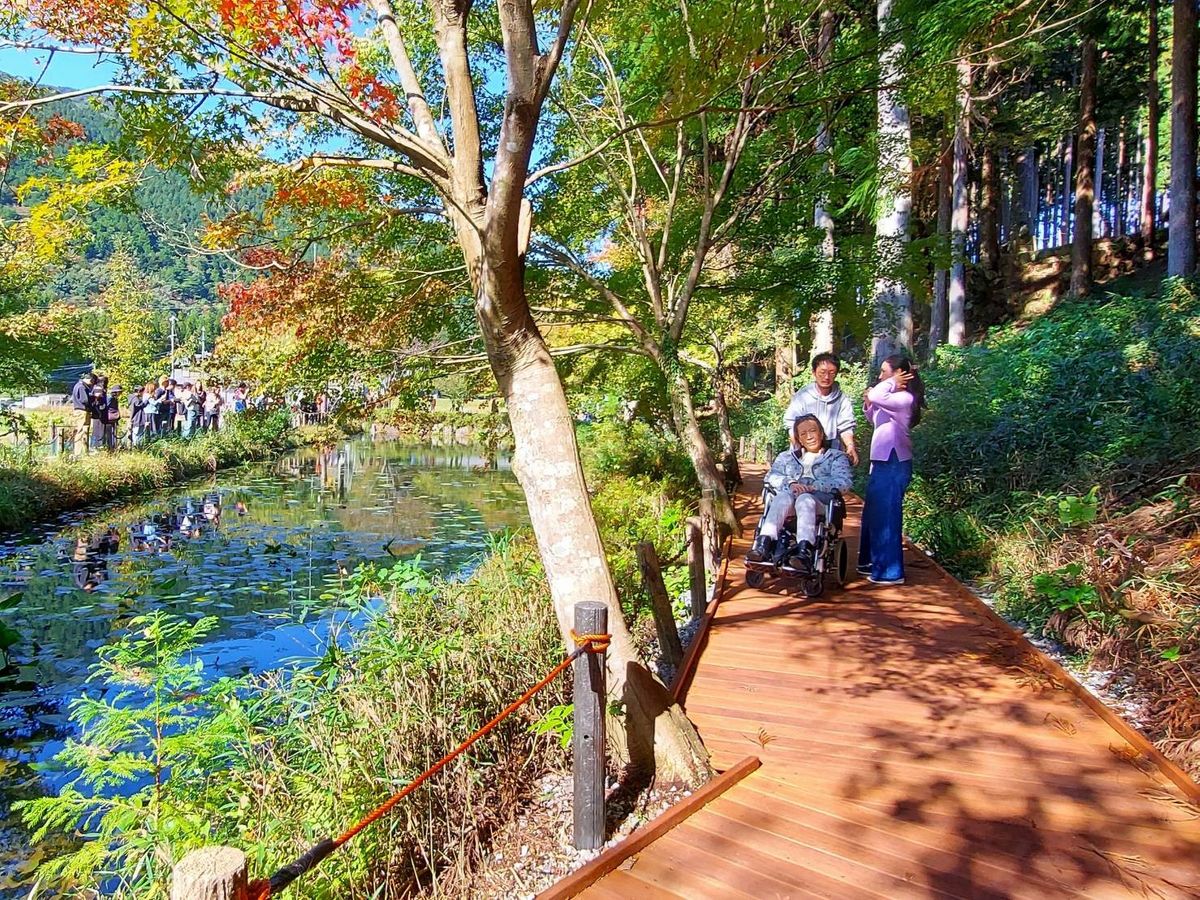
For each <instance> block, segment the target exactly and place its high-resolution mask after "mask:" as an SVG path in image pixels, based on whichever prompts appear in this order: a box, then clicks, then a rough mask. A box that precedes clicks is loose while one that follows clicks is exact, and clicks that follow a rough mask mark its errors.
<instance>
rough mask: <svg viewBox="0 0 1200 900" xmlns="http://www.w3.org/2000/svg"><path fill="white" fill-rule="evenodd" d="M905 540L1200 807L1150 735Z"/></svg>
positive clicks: (1197, 790) (1189, 783)
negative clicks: (1131, 722) (1135, 725)
mask: <svg viewBox="0 0 1200 900" xmlns="http://www.w3.org/2000/svg"><path fill="white" fill-rule="evenodd" d="M904 540H905V542H906V543H907V544H908V545H909V547H911V548H912V550H913V552H914V553H917V554H919V555H920V556H921V557H922V558H924V559H925V560H927V561H928V562H929V563H930V564H931V565H932V566H933V567H934V568H935V569H937V570H938V572H940V573H941V574H942V575H943V576H944V577H945V578H947V579H948V580H949V581H950V582H951V583H952V584H953V585H954V589H955V590H956V591H958V592H960V593H961V594H962V595H963V596H964V597H967V598H969V599H970V601H971V605H972V608H974V609H975V610H976V611H977V612H979V613H980V614H982V615H983V616H984V618H986V619H988V620H989V621H991V622H992V623H994V624H996V625H998V626H1000V627H1001V628H1002V630H1003V633H1004V634H1005V635H1007V636H1008V638H1009V640H1011V641H1012V642H1013V643H1014V644H1016V645H1017V646H1018V647H1019V648H1020V649H1021V650H1022V651H1024V652H1026V653H1029V654H1030V655H1031V656H1032V658H1033V659H1035V660H1036V661H1037V663H1038V665H1040V666H1041V667H1042V669H1043V671H1045V673H1046V674H1047V675H1048V676H1049V677H1050V678H1051V679H1053V680H1054V681H1055V682H1056V683H1057V684H1058V685H1059V686H1060V687H1061V688H1062V689H1063V690H1065V691H1067V692H1068V693H1070V694H1073V695H1074V696H1075V697H1076V698H1077V699H1078V700H1080V701H1082V702H1083V704H1084V706H1086V707H1087V708H1088V709H1090V710H1091V711H1092V712H1094V713H1095V714H1096V715H1097V716H1098V717H1099V718H1100V719H1101V720H1102V721H1103V722H1104V723H1105V724H1106V725H1108V727H1110V728H1111V729H1112V730H1113V731H1115V732H1117V734H1119V735H1120V736H1121V737H1122V738H1123V739H1124V740H1125V741H1126V742H1127V743H1128V744H1129V745H1130V746H1131V747H1133V749H1134V750H1136V751H1137V752H1138V753H1139V754H1140V755H1141V756H1142V757H1144V758H1145V759H1146V760H1148V761H1149V762H1151V763H1153V764H1154V766H1155V768H1157V769H1158V770H1159V771H1160V772H1161V773H1162V775H1163V777H1165V778H1166V779H1167V780H1168V781H1170V782H1172V783H1173V784H1174V785H1175V786H1176V787H1177V788H1179V790H1180V791H1181V792H1182V793H1183V795H1184V796H1185V797H1186V798H1187V799H1188V800H1189V801H1191V802H1192V803H1194V804H1197V805H1200V784H1197V783H1196V781H1195V780H1194V779H1193V778H1192V777H1191V776H1190V775H1188V773H1187V772H1185V771H1184V770H1183V769H1182V768H1181V767H1180V766H1179V765H1177V764H1176V763H1175V762H1173V761H1172V760H1171V759H1170V758H1168V757H1167V756H1166V755H1165V754H1164V753H1163V752H1162V751H1161V750H1159V749H1158V748H1157V747H1155V746H1154V744H1153V742H1152V741H1151V740H1150V739H1149V738H1148V737H1146V735H1144V734H1142V732H1141V731H1139V730H1138V729H1137V728H1135V727H1134V726H1132V725H1131V724H1129V722H1127V721H1126V720H1125V718H1124V717H1123V716H1121V714H1120V713H1118V712H1116V711H1115V710H1114V709H1112V708H1111V707H1110V706H1109V705H1108V704H1107V703H1105V702H1104V701H1103V700H1101V699H1100V698H1099V697H1097V696H1096V695H1095V694H1093V693H1092V692H1091V691H1089V690H1088V689H1087V688H1086V687H1084V686H1083V685H1082V684H1081V683H1080V682H1079V681H1078V680H1077V679H1076V678H1075V676H1074V675H1072V674H1071V673H1070V672H1068V671H1067V670H1066V669H1065V668H1063V666H1062V665H1061V664H1060V663H1059V662H1058V661H1057V660H1055V659H1053V658H1052V657H1050V656H1048V655H1047V654H1046V653H1044V652H1043V651H1042V650H1040V649H1038V647H1036V646H1035V645H1034V644H1033V643H1032V642H1031V641H1030V640H1029V639H1028V638H1027V637H1026V636H1025V635H1023V634H1022V633H1021V632H1019V631H1017V629H1016V628H1014V627H1013V626H1012V624H1011V623H1010V622H1009V621H1008V620H1007V619H1005V618H1004V617H1003V616H1002V615H1000V613H998V612H996V610H994V609H992V607H990V606H989V605H988V604H986V603H984V602H983V600H981V599H980V598H979V597H978V596H976V595H975V593H974V592H972V591H971V590H970V589H969V588H968V587H967V586H966V585H965V584H963V583H962V582H961V581H959V580H958V579H957V578H955V577H954V576H953V575H952V574H951V573H950V572H948V571H947V570H946V568H945V566H943V565H942V564H941V563H939V562H938V561H937V560H936V559H934V558H933V557H932V556H930V555H929V554H928V553H926V552H925V551H924V550H922V549H921V548H920V547H918V546H917V545H916V543H914V542H913V540H912V539H911V538H908V537H905V539H904Z"/></svg>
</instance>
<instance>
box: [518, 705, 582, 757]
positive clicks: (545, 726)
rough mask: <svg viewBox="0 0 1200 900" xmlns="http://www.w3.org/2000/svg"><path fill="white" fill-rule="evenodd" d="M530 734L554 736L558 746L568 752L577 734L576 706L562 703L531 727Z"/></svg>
mask: <svg viewBox="0 0 1200 900" xmlns="http://www.w3.org/2000/svg"><path fill="white" fill-rule="evenodd" d="M529 732H530V734H536V735H547V734H548V735H553V736H554V737H555V739H557V741H558V745H559V746H560V747H561V748H562V749H564V750H566V749H567V748H568V747H570V746H571V738H572V736H573V735H574V734H575V704H573V703H560V704H559V705H558V706H552V707H550V708H549V709H548V710H546V714H545V715H544V716H542V717H541V718H540V719H538V720H537V721H536V722H534V723H533V724H532V725H530V726H529Z"/></svg>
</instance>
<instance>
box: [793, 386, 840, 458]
mask: <svg viewBox="0 0 1200 900" xmlns="http://www.w3.org/2000/svg"><path fill="white" fill-rule="evenodd" d="M810 414H811V415H814V416H816V417H817V418H818V419H819V420H820V422H821V427H822V428H824V429H825V437H827V438H828V439H829V441H830V443H831V444H832V445H833V446H834V447H840V446H841V443H842V442H841V437H842V435H843V434H845V433H846V432H848V431H853V430H854V406H853V405H852V404H851V402H850V398H849V397H847V396H846V395H845V394H843V393H842V388H841V385H839V384H838V383H837V382H836V381H835V382H834V384H833V390H831V391H830V392H829V394H828V395H826V396H822V395H821V392H820V391H819V390H817V386H816V385H815V384H810V385H809V386H808V387H806V388H804V389H803V390H800V391H796V393H795V395H794V396H793V397H792V402H791V403H790V404H788V408H787V412H785V413H784V414H783V422H784V425H786V426H787V431H788V434H789V435H791V433H792V423H793V422H795V421H796V420H797V419H798V418H800V417H801V416H804V415H810Z"/></svg>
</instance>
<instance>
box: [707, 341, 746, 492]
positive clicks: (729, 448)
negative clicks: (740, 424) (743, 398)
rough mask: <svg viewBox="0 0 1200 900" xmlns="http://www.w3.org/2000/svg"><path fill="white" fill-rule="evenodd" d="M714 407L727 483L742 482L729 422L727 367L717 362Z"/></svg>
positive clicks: (714, 378)
mask: <svg viewBox="0 0 1200 900" xmlns="http://www.w3.org/2000/svg"><path fill="white" fill-rule="evenodd" d="M712 387H713V409H715V410H716V413H717V432H718V433H719V434H720V435H721V464H722V465H723V466H724V467H725V481H726V483H727V484H741V483H742V472H741V469H740V468H739V466H738V458H737V445H736V444H735V442H734V440H733V426H732V425H730V423H729V404H728V403H727V402H726V400H725V367H724V366H723V365H722V364H721V363H720V361H718V362H717V367H716V368H715V369H714V370H713V386H712Z"/></svg>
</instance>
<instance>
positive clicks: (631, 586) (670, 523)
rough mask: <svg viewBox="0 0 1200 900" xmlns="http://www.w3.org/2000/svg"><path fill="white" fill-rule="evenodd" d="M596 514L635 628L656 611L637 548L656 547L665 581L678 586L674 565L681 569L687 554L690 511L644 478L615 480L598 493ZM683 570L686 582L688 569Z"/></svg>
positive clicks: (594, 503)
mask: <svg viewBox="0 0 1200 900" xmlns="http://www.w3.org/2000/svg"><path fill="white" fill-rule="evenodd" d="M689 496H690V497H694V496H695V493H692V494H690V495H689ZM592 511H593V512H594V513H595V515H596V523H597V524H598V525H599V526H600V533H601V534H602V535H603V536H604V546H605V550H606V551H607V554H608V565H609V570H610V571H611V572H612V576H613V581H614V583H615V584H616V586H617V595H618V596H619V597H620V599H621V608H622V610H623V611H624V613H625V616H626V618H627V619H628V620H629V621H630V622H631V623H632V622H636V621H637V619H639V618H640V617H641V616H642V615H644V614H646V613H647V612H648V611H649V609H650V605H649V604H650V598H649V596H648V595H647V594H646V591H645V588H644V587H643V586H642V576H641V572H640V570H639V569H638V561H637V545H638V544H639V543H642V542H649V543H651V544H653V545H654V548H655V550H656V551H657V553H658V555H659V558H660V560H662V561H663V563H664V570H663V577H664V580H667V581H669V583H673V584H675V585H678V576H676V575H673V572H674V571H676V570H675V569H673V568H671V565H670V564H672V561H674V563H673V565H676V566H678V565H679V559H680V558H681V557H682V554H683V550H684V542H685V541H686V530H685V524H686V522H687V517H688V509H687V507H686V506H685V504H684V502H683V501H681V500H679V499H672V498H671V495H670V494H669V493H668V492H667V490H666V486H665V485H664V484H662V483H656V482H654V481H653V480H651V479H650V478H648V477H645V476H641V475H632V476H631V475H613V476H610V477H609V478H607V479H605V480H604V481H603V483H602V484H601V485H600V487H599V489H598V490H597V491H596V492H595V494H593V496H592ZM683 571H684V573H685V574H684V578H686V568H684V569H683Z"/></svg>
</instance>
